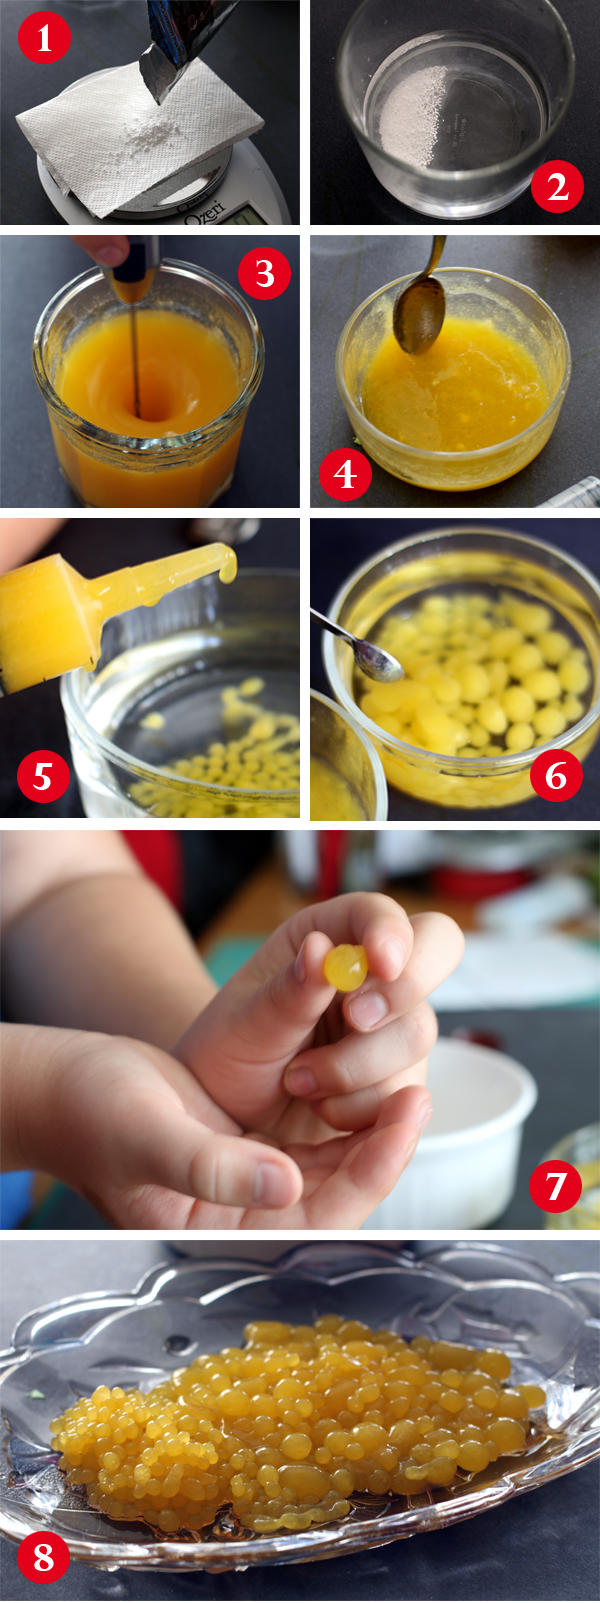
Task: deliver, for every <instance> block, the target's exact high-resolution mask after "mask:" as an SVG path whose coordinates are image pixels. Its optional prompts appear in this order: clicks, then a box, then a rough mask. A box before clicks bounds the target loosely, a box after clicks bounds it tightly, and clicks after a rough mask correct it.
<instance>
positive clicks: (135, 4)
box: [0, 0, 300, 228]
mask: <svg viewBox="0 0 600 1603" xmlns="http://www.w3.org/2000/svg"><path fill="white" fill-rule="evenodd" d="M0 12H1V26H2V33H1V38H2V76H1V84H2V121H1V127H2V209H1V211H0V221H1V222H3V223H6V224H8V225H9V226H10V224H11V223H19V224H21V223H25V224H39V223H51V224H57V223H58V224H60V225H61V226H62V227H63V228H66V227H67V224H66V223H65V222H63V219H62V217H60V215H59V213H58V212H57V211H55V210H54V207H53V205H52V204H51V202H50V201H49V200H48V198H47V196H46V194H45V193H44V190H43V189H42V186H41V183H40V180H39V178H38V174H37V165H36V156H35V151H34V150H33V147H32V146H31V145H30V144H29V141H28V140H27V139H26V138H25V135H24V134H23V133H22V132H21V129H20V128H19V126H18V124H17V123H16V122H15V117H16V116H17V115H19V114H20V113H21V112H22V111H29V110H30V108H31V107H32V106H39V105H41V103H42V102H43V101H45V100H52V99H53V98H54V96H55V95H59V94H61V92H62V90H63V89H66V88H67V87H68V85H69V84H71V83H74V82H75V79H76V78H84V77H86V76H87V75H88V73H91V72H99V71H100V70H101V68H103V67H122V66H126V65H127V63H128V62H130V61H136V60H137V59H138V57H139V56H140V55H141V54H142V51H143V50H146V49H147V48H148V45H149V44H150V42H151V40H150V29H149V25H148V10H147V6H146V0H93V3H91V4H90V0H62V3H61V5H60V15H61V17H64V19H65V21H66V22H68V24H69V26H70V29H71V44H70V46H69V49H68V51H67V53H66V55H65V56H63V57H62V59H61V60H60V61H56V62H48V63H46V64H45V66H44V71H43V72H40V71H39V69H38V65H37V62H32V61H29V60H28V58H27V56H24V55H23V52H22V51H21V50H20V49H19V44H18V32H19V28H20V26H21V23H22V22H23V21H24V19H25V17H28V16H31V5H30V3H29V0H2V6H1V7H0ZM299 12H300V8H299V5H298V3H297V0H243V4H242V5H241V6H239V8H238V11H237V13H236V14H235V15H234V16H232V17H231V19H230V20H229V21H228V22H227V23H225V25H224V26H223V27H222V28H221V30H220V32H219V33H218V34H217V35H216V37H215V38H214V39H213V40H212V41H211V42H210V44H209V45H208V46H207V48H206V51H205V52H204V54H203V59H204V60H205V61H206V65H207V67H210V68H211V69H212V71H213V72H216V73H218V75H219V77H220V78H222V79H223V80H224V82H225V83H227V84H228V85H229V87H230V89H233V90H235V93H236V94H238V95H240V96H241V98H242V100H245V101H247V102H248V104H249V105H251V106H252V108H253V110H255V111H256V112H257V113H258V115H259V116H260V117H264V122H265V126H264V128H263V129H262V131H261V133H259V134H255V135H254V139H253V143H254V144H255V145H256V147H257V149H258V150H259V151H260V153H261V156H263V157H264V160H265V161H266V162H268V164H269V166H270V167H271V169H272V171H273V173H274V175H275V178H276V179H277V182H278V184H279V185H280V187H281V189H282V190H283V193H284V195H285V198H286V200H287V203H288V206H289V209H290V216H291V219H292V222H293V223H297V222H299V220H300V195H299V144H300V140H299V133H300V128H299V104H300V102H299V27H300V15H299ZM106 222H110V219H106ZM179 222H180V219H178V218H174V219H173V225H172V226H174V227H177V226H178V223H179ZM166 226H169V224H168V223H167V225H166Z"/></svg>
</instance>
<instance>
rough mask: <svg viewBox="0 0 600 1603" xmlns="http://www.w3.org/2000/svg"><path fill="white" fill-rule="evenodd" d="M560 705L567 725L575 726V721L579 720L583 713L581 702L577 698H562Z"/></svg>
mask: <svg viewBox="0 0 600 1603" xmlns="http://www.w3.org/2000/svg"><path fill="white" fill-rule="evenodd" d="M560 705H562V710H563V712H564V715H565V718H566V720H567V723H568V724H576V723H577V719H578V718H581V714H582V712H583V702H582V701H580V699H579V696H568V695H567V696H564V697H563V701H562V703H561V704H560Z"/></svg>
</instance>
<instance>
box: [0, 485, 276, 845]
mask: <svg viewBox="0 0 600 1603" xmlns="http://www.w3.org/2000/svg"><path fill="white" fill-rule="evenodd" d="M187 521H188V520H187V519H185V518H182V519H175V518H168V517H167V518H143V519H142V518H119V517H118V516H117V517H116V518H102V517H100V518H89V517H88V518H80V519H77V518H75V519H72V520H71V521H70V522H69V523H68V524H67V525H66V526H65V528H63V529H60V530H59V532H58V534H56V535H55V536H54V539H53V540H49V541H48V544H47V545H45V546H44V547H43V549H42V550H41V551H38V552H37V553H36V555H35V557H33V558H32V559H31V560H32V561H36V560H38V559H39V558H40V557H43V556H44V557H47V556H51V555H52V554H53V553H54V552H56V551H59V552H60V554H61V556H63V557H64V558H65V561H66V562H70V563H71V564H72V566H73V567H74V568H76V569H77V570H78V572H79V573H81V574H83V576H84V578H86V579H94V578H97V577H99V575H100V574H102V573H111V572H112V571H113V569H115V568H119V567H128V566H132V567H134V566H135V564H136V563H138V562H151V561H153V559H154V558H155V557H163V556H168V555H169V554H170V553H171V552H174V551H185V550H186V548H187V542H186V538H185V530H186V525H187ZM237 551H238V562H239V565H240V568H293V569H297V568H298V567H299V565H300V560H299V559H300V552H299V524H298V521H297V519H296V518H268V519H264V520H263V522H262V525H261V528H260V529H259V531H258V533H257V534H255V535H254V538H253V539H252V540H248V541H247V542H245V544H243V545H241V546H239V547H238V548H237ZM59 685H60V680H59V679H50V680H48V682H47V683H46V684H44V685H33V686H32V687H31V689H30V690H21V691H19V693H18V694H17V695H14V696H5V697H4V698H2V699H0V818H38V819H39V818H40V812H41V809H40V808H39V806H36V804H35V802H30V801H28V800H27V797H26V796H23V795H22V793H21V791H20V790H19V787H18V785H17V768H18V766H19V763H20V762H21V760H22V758H23V757H26V756H27V754H28V752H30V751H56V752H58V754H59V756H61V757H64V759H65V762H68V763H69V764H70V750H69V740H68V736H67V731H66V726H65V720H64V717H63V711H62V706H61V701H60V691H59ZM83 817H84V812H83V808H82V805H81V800H80V796H79V787H78V785H77V780H76V779H75V775H74V773H73V770H72V769H71V783H70V785H69V789H68V790H67V791H66V792H65V795H64V796H62V797H61V798H60V800H59V801H57V802H49V803H48V804H47V805H46V806H45V807H44V808H43V818H42V820H41V821H42V822H45V820H46V819H47V818H83Z"/></svg>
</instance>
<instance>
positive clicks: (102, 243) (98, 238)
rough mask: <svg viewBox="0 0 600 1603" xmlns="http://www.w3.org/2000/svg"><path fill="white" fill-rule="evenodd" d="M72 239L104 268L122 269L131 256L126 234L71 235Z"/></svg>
mask: <svg viewBox="0 0 600 1603" xmlns="http://www.w3.org/2000/svg"><path fill="white" fill-rule="evenodd" d="M71 239H72V240H73V244H74V245H81V249H82V250H84V251H85V252H86V254H87V255H88V256H91V257H92V260H93V261H94V262H99V263H100V266H102V267H120V266H121V263H122V262H124V261H126V260H127V257H128V255H129V240H128V238H127V235H126V234H109V235H107V234H71Z"/></svg>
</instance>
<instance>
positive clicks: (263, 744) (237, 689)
mask: <svg viewBox="0 0 600 1603" xmlns="http://www.w3.org/2000/svg"><path fill="white" fill-rule="evenodd" d="M264 688H265V687H264V680H263V679H259V678H254V679H245V680H244V681H243V683H242V684H240V685H238V686H235V685H228V686H226V687H225V689H223V690H222V691H221V705H222V719H223V728H224V734H226V735H227V734H230V736H231V738H229V739H225V740H215V741H212V742H211V744H210V745H209V746H208V748H207V750H206V752H204V753H200V754H198V755H195V756H191V757H182V758H179V759H178V760H177V761H176V762H172V763H170V764H169V767H170V768H171V770H172V772H173V773H175V774H178V775H179V776H180V777H181V778H182V779H191V780H201V782H202V784H203V785H207V786H211V785H218V786H225V787H226V788H227V789H228V790H243V791H246V792H250V793H252V792H255V791H269V792H272V791H286V790H291V791H296V790H297V788H298V785H299V783H300V721H299V719H298V718H297V717H296V716H295V715H294V714H293V713H276V712H268V711H266V710H265V708H264V707H263V706H261V704H260V703H259V702H257V701H256V699H255V698H256V697H257V696H259V695H260V694H261V692H262V691H263V690H264ZM131 795H132V797H133V800H134V801H136V802H137V803H138V804H139V806H141V807H143V808H144V810H145V811H146V812H150V813H152V815H153V816H154V817H156V818H160V817H163V818H186V817H196V816H200V817H207V816H219V814H221V813H225V812H226V811H228V808H227V804H226V803H222V804H220V803H219V802H218V801H217V800H216V799H215V800H214V801H213V804H212V805H211V803H210V802H209V801H206V800H203V801H202V802H201V803H198V801H197V800H196V799H195V798H193V797H191V796H190V795H189V793H188V794H186V792H185V790H183V789H179V787H177V788H176V787H173V789H172V790H167V791H165V788H164V786H163V785H157V784H155V783H153V782H152V780H140V781H139V782H136V783H135V784H133V785H132V786H131ZM291 811H293V812H294V813H297V812H298V805H297V802H295V801H294V802H293V803H292V808H291Z"/></svg>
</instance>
